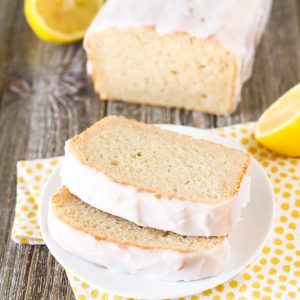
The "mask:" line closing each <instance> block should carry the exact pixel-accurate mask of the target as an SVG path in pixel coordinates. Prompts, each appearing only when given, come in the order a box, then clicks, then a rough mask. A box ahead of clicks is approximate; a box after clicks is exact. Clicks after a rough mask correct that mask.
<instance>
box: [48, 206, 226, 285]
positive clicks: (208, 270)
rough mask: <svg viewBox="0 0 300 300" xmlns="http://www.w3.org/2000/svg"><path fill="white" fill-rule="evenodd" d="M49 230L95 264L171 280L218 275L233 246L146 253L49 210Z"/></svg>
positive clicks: (58, 240)
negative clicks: (88, 231)
mask: <svg viewBox="0 0 300 300" xmlns="http://www.w3.org/2000/svg"><path fill="white" fill-rule="evenodd" d="M48 230H49V233H50V235H51V237H52V238H53V239H54V240H55V241H56V242H57V243H58V244H59V245H60V246H61V247H62V248H63V249H65V250H67V251H69V252H71V253H73V254H76V255H78V256H80V257H82V258H84V259H86V260H88V261H90V262H92V263H95V264H97V265H101V266H104V267H106V268H108V269H110V270H112V271H115V272H119V273H131V274H137V275H144V276H147V277H151V278H156V279H161V280H169V281H180V280H184V281H188V280H195V279H201V278H205V277H211V276H215V275H217V274H218V273H220V272H221V271H222V270H223V268H224V267H225V265H226V264H227V263H228V261H229V256H230V245H229V242H228V239H227V238H226V239H225V240H224V242H223V243H222V244H221V245H220V246H218V247H214V248H212V249H210V250H207V249H201V251H195V252H191V253H182V252H177V251H173V250H165V249H153V250H146V249H142V248H138V247H135V246H124V245H119V244H117V243H113V242H110V241H104V240H96V239H95V238H94V237H93V236H91V235H89V234H86V233H84V232H82V231H79V230H76V229H74V228H72V227H71V226H69V225H68V224H66V223H64V222H63V221H61V220H59V219H58V218H57V217H56V215H55V213H54V212H53V211H52V210H51V205H50V206H49V211H48Z"/></svg>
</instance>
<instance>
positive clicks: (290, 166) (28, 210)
mask: <svg viewBox="0 0 300 300" xmlns="http://www.w3.org/2000/svg"><path fill="white" fill-rule="evenodd" d="M253 128H254V123H249V124H242V125H234V126H230V127H225V128H218V129H213V130H212V132H214V133H217V134H219V135H220V136H223V137H226V138H229V139H231V140H233V141H234V142H236V143H239V144H241V145H242V146H243V147H244V148H246V149H247V150H248V151H249V152H250V153H251V154H252V155H253V156H254V157H255V158H256V159H257V160H258V161H259V162H260V163H261V164H262V166H263V167H264V169H265V170H266V172H267V174H268V176H269V177H270V179H271V181H272V183H273V186H274V192H275V194H276V203H277V212H276V224H275V226H274V231H273V234H272V236H270V238H269V241H268V243H267V244H266V245H265V246H264V248H263V249H262V252H261V254H260V255H259V257H258V258H257V259H256V260H255V261H254V262H253V263H251V264H250V265H249V266H247V268H246V269H245V270H244V271H242V272H241V273H240V274H239V275H237V276H236V277H235V278H233V279H232V280H230V281H228V282H226V283H224V284H221V285H219V286H216V287H215V288H213V289H209V290H207V291H205V292H202V293H201V294H199V295H194V296H191V297H186V298H179V300H184V299H187V300H188V299H190V300H198V299H213V300H221V299H239V300H246V299H263V300H268V299H270V300H271V299H297V296H298V297H299V295H300V222H299V220H300V159H296V158H288V157H284V156H280V155H277V154H275V153H273V152H271V151H269V150H267V149H265V148H264V147H263V146H262V145H260V144H259V143H258V142H257V141H256V140H255V139H254V138H253V133H252V132H253ZM60 159H61V158H54V159H44V160H38V161H23V162H19V163H18V166H17V169H18V170H17V171H18V184H17V204H16V218H15V223H14V227H13V232H12V238H13V240H15V241H16V242H20V243H29V244H41V243H43V240H42V239H41V234H40V231H39V227H38V224H37V217H36V216H37V208H38V205H39V200H38V195H39V191H40V190H41V188H42V185H43V183H44V182H45V180H46V179H47V177H48V176H49V174H51V172H52V170H53V167H54V166H55V165H56V164H58V163H59V162H60ZM67 276H68V278H69V281H70V284H71V286H72V288H73V291H74V294H75V296H76V299H78V300H87V299H101V300H108V299H113V300H121V299H122V298H123V297H121V296H117V295H112V294H109V293H106V292H104V291H98V290H97V289H95V288H93V287H92V286H89V285H88V284H86V283H84V282H82V281H80V280H79V279H78V278H76V277H75V276H73V275H72V274H70V273H69V272H67ZM124 299H125V298H124Z"/></svg>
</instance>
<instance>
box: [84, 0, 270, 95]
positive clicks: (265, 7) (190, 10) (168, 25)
mask: <svg viewBox="0 0 300 300" xmlns="http://www.w3.org/2000/svg"><path fill="white" fill-rule="evenodd" d="M271 5H272V0H143V1H141V0H126V1H124V0H109V1H107V2H106V3H105V4H104V6H103V7H102V9H101V10H100V12H99V13H98V15H97V16H96V18H95V20H94V21H93V22H92V25H91V26H90V28H89V29H88V31H87V34H86V37H85V42H86V41H87V40H88V38H89V37H90V36H91V34H93V33H95V32H98V31H103V30H106V29H109V28H113V27H115V28H119V29H127V28H135V29H139V28H143V27H145V26H154V27H155V29H156V31H157V33H158V34H160V35H165V34H170V33H174V32H185V33H188V34H190V35H191V36H196V37H199V38H203V39H204V38H208V37H212V38H213V39H215V40H216V41H217V42H219V43H220V44H221V45H222V46H223V47H224V48H225V49H227V50H229V51H231V52H232V53H234V54H235V56H236V61H237V67H238V68H237V71H238V72H237V79H236V82H235V95H234V97H235V99H236V100H239V96H240V90H241V87H242V84H243V83H244V82H245V81H246V80H247V79H248V78H249V77H250V75H251V70H252V64H253V58H254V53H255V48H256V46H257V44H258V42H259V40H260V37H261V35H262V32H263V30H264V28H265V26H266V23H267V20H268V16H269V13H270V10H271ZM85 46H86V43H85ZM85 48H86V50H87V52H88V51H89V49H88V48H87V47H85ZM89 71H91V69H90V70H89Z"/></svg>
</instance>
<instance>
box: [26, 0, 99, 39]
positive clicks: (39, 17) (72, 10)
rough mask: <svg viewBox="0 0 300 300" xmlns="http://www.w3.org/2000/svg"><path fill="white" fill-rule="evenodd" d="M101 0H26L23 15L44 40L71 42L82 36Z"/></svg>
mask: <svg viewBox="0 0 300 300" xmlns="http://www.w3.org/2000/svg"><path fill="white" fill-rule="evenodd" d="M103 2H104V1H103V0H25V7H24V10H25V17H26V20H27V22H28V24H29V25H30V27H31V28H32V30H33V31H34V32H35V34H36V35H37V36H38V37H40V38H41V39H43V40H45V41H50V42H55V43H70V42H74V41H77V40H80V39H82V38H83V36H84V34H85V32H86V30H87V28H88V26H89V25H90V23H91V21H92V20H93V18H94V17H95V15H96V14H97V12H98V10H99V8H100V7H101V5H102V4H103Z"/></svg>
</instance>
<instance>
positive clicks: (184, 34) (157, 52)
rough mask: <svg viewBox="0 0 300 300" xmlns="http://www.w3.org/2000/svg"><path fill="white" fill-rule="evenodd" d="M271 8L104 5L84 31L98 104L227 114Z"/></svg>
mask: <svg viewBox="0 0 300 300" xmlns="http://www.w3.org/2000/svg"><path fill="white" fill-rule="evenodd" d="M271 3H272V0H243V1H241V0H219V1H211V0H197V1H195V0H164V1H162V0H143V1H141V0H110V1H107V2H106V3H105V4H104V6H103V8H102V9H101V10H100V12H99V14H98V15H97V17H96V18H95V20H94V22H93V23H92V25H91V27H90V28H89V30H88V31H87V34H86V36H85V40H84V46H85V49H86V52H87V56H88V71H89V73H90V74H91V76H92V78H93V81H94V87H95V90H96V91H97V92H98V93H100V95H101V98H102V99H108V100H124V101H128V102H134V103H147V104H152V105H162V106H168V107H179V108H186V109H192V110H196V111H201V112H208V113H213V114H227V113H230V112H232V111H233V110H234V109H235V107H236V106H237V102H238V100H239V98H240V91H241V88H242V85H243V83H244V82H245V81H246V80H247V79H248V78H249V77H250V75H251V69H252V63H253V58H254V54H255V49H256V46H257V44H258V42H259V40H260V37H261V35H262V33H263V31H264V28H265V25H266V23H267V19H268V16H269V13H270V9H271Z"/></svg>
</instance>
